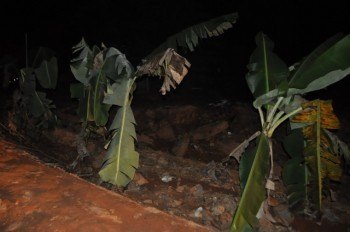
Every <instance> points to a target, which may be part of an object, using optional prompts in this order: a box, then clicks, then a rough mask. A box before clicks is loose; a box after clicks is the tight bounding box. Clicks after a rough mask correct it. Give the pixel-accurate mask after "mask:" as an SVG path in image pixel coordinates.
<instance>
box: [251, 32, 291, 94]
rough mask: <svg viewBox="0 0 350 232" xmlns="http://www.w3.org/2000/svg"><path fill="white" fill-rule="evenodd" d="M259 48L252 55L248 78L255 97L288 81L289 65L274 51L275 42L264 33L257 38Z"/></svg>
mask: <svg viewBox="0 0 350 232" xmlns="http://www.w3.org/2000/svg"><path fill="white" fill-rule="evenodd" d="M255 40H256V45H257V48H256V49H255V51H254V52H253V54H252V55H251V57H250V62H249V65H248V69H249V72H248V74H247V75H246V80H247V83H248V86H249V89H250V91H251V92H252V93H253V95H254V96H255V98H257V97H259V96H261V95H263V94H266V93H268V92H270V91H271V90H273V89H276V88H278V87H279V86H280V85H281V83H283V82H286V81H287V77H288V75H289V70H288V67H287V65H286V64H285V63H284V62H283V61H282V60H281V59H280V58H279V57H278V56H277V55H276V54H274V53H273V52H272V50H273V46H274V45H273V42H272V41H271V40H270V39H269V38H268V37H267V36H266V35H264V34H263V33H261V32H260V33H259V34H258V35H257V36H256V38H255Z"/></svg>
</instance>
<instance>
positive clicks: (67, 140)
mask: <svg viewBox="0 0 350 232" xmlns="http://www.w3.org/2000/svg"><path fill="white" fill-rule="evenodd" d="M50 134H51V136H52V139H53V140H54V141H55V142H59V143H62V144H64V145H67V146H70V147H76V146H77V144H76V137H77V134H76V133H74V132H72V131H69V130H67V129H64V128H58V127H56V128H55V129H54V130H53V131H52V132H51V133H50Z"/></svg>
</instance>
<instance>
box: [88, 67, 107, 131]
mask: <svg viewBox="0 0 350 232" xmlns="http://www.w3.org/2000/svg"><path fill="white" fill-rule="evenodd" d="M92 86H93V88H94V89H93V112H94V120H95V123H96V125H97V126H104V125H105V124H106V123H107V121H108V111H109V109H110V107H111V105H108V104H105V103H103V98H104V95H105V91H106V88H107V79H106V76H105V75H104V73H103V72H102V70H100V71H99V73H98V76H97V77H96V78H93V79H92Z"/></svg>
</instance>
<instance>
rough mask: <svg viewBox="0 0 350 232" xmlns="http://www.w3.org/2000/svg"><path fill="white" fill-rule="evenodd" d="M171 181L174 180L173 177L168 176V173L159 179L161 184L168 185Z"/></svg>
mask: <svg viewBox="0 0 350 232" xmlns="http://www.w3.org/2000/svg"><path fill="white" fill-rule="evenodd" d="M173 179H175V177H174V176H170V175H169V174H168V173H164V174H163V175H162V178H161V180H162V181H163V182H165V183H169V182H170V181H172V180H173Z"/></svg>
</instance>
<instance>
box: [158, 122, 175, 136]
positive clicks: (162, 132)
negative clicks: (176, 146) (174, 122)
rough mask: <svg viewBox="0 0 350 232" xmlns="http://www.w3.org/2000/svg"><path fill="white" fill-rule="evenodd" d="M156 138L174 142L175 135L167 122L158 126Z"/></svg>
mask: <svg viewBox="0 0 350 232" xmlns="http://www.w3.org/2000/svg"><path fill="white" fill-rule="evenodd" d="M156 137H157V138H158V139H163V140H168V141H174V140H175V133H174V130H173V128H172V127H171V125H170V124H169V122H168V121H166V120H163V121H161V122H160V124H159V129H158V131H157V132H156Z"/></svg>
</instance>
